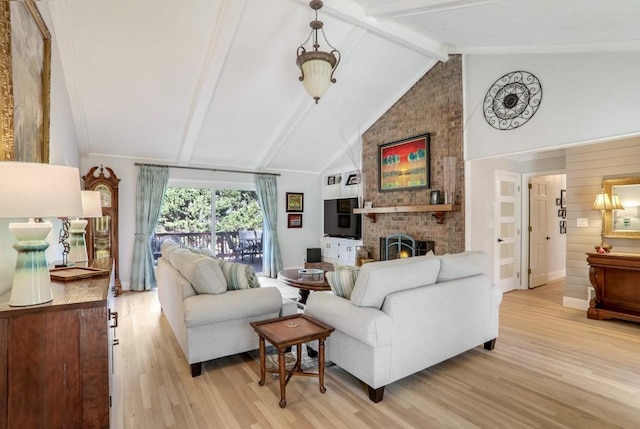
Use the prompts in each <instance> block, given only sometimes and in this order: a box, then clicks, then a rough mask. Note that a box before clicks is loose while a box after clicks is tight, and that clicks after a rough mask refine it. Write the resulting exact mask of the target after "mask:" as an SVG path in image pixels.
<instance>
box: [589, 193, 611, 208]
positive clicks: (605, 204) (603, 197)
mask: <svg viewBox="0 0 640 429" xmlns="http://www.w3.org/2000/svg"><path fill="white" fill-rule="evenodd" d="M612 208H613V205H612V204H611V200H610V199H609V195H607V193H606V192H604V189H603V190H602V191H601V192H600V193H599V194H598V195H596V200H595V201H594V202H593V209H594V210H611V209H612Z"/></svg>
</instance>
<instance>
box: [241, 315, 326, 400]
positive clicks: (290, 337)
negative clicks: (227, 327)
mask: <svg viewBox="0 0 640 429" xmlns="http://www.w3.org/2000/svg"><path fill="white" fill-rule="evenodd" d="M251 326H252V327H253V329H254V330H255V331H256V333H257V334H258V336H259V337H260V382H259V383H258V384H260V386H264V382H265V375H266V372H267V369H266V356H265V340H266V341H269V343H271V344H272V345H273V346H274V347H275V348H277V349H278V371H277V372H278V375H279V377H280V408H284V407H286V406H287V398H286V393H285V388H286V386H287V383H289V380H290V379H291V377H292V376H293V375H304V376H307V377H318V382H319V385H320V393H324V392H326V390H327V389H325V387H324V340H325V339H326V338H327V337H328V336H329V335H331V333H332V332H333V331H334V328H332V327H331V326H328V325H325V324H324V323H322V322H320V321H318V320H315V319H313V318H312V317H310V316H307V315H305V314H294V315H291V316H285V317H278V318H275V319H268V320H261V321H259V322H251ZM314 340H318V372H317V373H311V372H304V371H302V367H301V362H302V343H306V342H308V341H314ZM291 346H296V352H297V356H296V357H297V360H296V364H295V365H294V366H293V368H291V370H289V371H286V366H285V359H284V354H285V352H286V350H287V348H289V347H291ZM269 372H276V371H271V370H269Z"/></svg>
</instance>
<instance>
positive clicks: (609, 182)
mask: <svg viewBox="0 0 640 429" xmlns="http://www.w3.org/2000/svg"><path fill="white" fill-rule="evenodd" d="M602 185H603V187H604V191H605V192H606V193H607V194H608V195H609V196H610V197H611V196H613V194H614V193H616V194H618V197H620V202H621V203H622V205H623V206H624V210H607V211H606V212H605V214H604V235H605V236H606V237H614V238H638V239H640V177H627V178H623V179H604V180H603V181H602Z"/></svg>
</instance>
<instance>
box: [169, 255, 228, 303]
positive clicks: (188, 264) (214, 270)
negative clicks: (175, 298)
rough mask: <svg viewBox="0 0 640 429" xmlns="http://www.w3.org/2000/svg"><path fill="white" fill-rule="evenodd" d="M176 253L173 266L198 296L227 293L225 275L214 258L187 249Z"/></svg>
mask: <svg viewBox="0 0 640 429" xmlns="http://www.w3.org/2000/svg"><path fill="white" fill-rule="evenodd" d="M176 253H177V254H176V255H175V258H174V260H175V262H174V264H173V265H174V266H175V267H176V269H177V270H178V271H180V274H182V275H183V276H184V278H185V279H187V281H189V283H191V285H192V286H193V288H194V289H195V290H196V292H197V293H198V294H202V293H210V294H219V293H223V292H226V291H227V282H226V279H225V277H224V274H223V272H222V270H221V269H220V265H218V263H217V262H216V261H215V260H214V259H213V258H209V257H207V256H203V255H199V254H197V253H192V252H190V251H188V250H186V249H180V251H178V252H176Z"/></svg>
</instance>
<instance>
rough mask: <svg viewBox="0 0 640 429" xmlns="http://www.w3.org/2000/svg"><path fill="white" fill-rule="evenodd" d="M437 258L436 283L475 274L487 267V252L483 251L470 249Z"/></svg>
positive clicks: (480, 272)
mask: <svg viewBox="0 0 640 429" xmlns="http://www.w3.org/2000/svg"><path fill="white" fill-rule="evenodd" d="M437 258H438V259H440V272H439V273H438V279H437V282H438V283H440V282H447V281H450V280H456V279H462V278H465V277H471V276H476V275H478V274H482V273H483V272H484V270H485V269H486V267H487V254H486V252H483V251H475V250H471V251H467V252H462V253H456V254H453V255H442V256H438V257H437Z"/></svg>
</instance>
